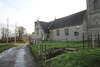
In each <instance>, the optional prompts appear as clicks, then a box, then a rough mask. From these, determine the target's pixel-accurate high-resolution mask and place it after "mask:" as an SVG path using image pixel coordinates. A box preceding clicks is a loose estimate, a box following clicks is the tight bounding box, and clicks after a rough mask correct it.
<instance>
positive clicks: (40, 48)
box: [40, 44, 41, 61]
mask: <svg viewBox="0 0 100 67" xmlns="http://www.w3.org/2000/svg"><path fill="white" fill-rule="evenodd" d="M40 61H41V44H40Z"/></svg>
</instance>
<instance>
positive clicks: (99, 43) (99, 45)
mask: <svg viewBox="0 0 100 67" xmlns="http://www.w3.org/2000/svg"><path fill="white" fill-rule="evenodd" d="M99 37H100V35H99V34H98V47H100V42H99V41H100V39H99Z"/></svg>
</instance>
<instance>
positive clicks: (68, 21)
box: [49, 10, 86, 30]
mask: <svg viewBox="0 0 100 67" xmlns="http://www.w3.org/2000/svg"><path fill="white" fill-rule="evenodd" d="M85 14H86V10H84V11H81V12H78V13H75V14H73V15H70V16H66V17H63V18H60V19H56V20H54V21H52V25H51V26H50V28H49V29H50V30H51V29H57V28H63V27H68V26H75V25H80V24H82V23H83V18H84V16H85Z"/></svg>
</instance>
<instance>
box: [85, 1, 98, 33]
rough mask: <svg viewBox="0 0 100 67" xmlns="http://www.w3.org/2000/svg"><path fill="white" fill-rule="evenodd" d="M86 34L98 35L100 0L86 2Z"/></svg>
mask: <svg viewBox="0 0 100 67" xmlns="http://www.w3.org/2000/svg"><path fill="white" fill-rule="evenodd" d="M87 29H88V30H87V32H88V33H89V34H92V33H93V34H100V0H87Z"/></svg>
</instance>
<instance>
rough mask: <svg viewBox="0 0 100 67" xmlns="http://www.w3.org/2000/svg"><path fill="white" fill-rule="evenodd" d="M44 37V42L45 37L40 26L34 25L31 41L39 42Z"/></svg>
mask: <svg viewBox="0 0 100 67" xmlns="http://www.w3.org/2000/svg"><path fill="white" fill-rule="evenodd" d="M37 28H38V35H37ZM43 35H44V40H46V37H47V35H46V34H45V33H44V31H43V29H42V27H41V26H40V24H39V22H37V24H36V25H35V32H34V34H32V39H33V40H38V39H39V40H41V39H42V36H43Z"/></svg>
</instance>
